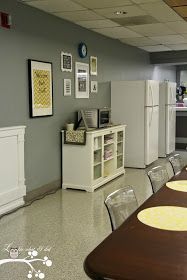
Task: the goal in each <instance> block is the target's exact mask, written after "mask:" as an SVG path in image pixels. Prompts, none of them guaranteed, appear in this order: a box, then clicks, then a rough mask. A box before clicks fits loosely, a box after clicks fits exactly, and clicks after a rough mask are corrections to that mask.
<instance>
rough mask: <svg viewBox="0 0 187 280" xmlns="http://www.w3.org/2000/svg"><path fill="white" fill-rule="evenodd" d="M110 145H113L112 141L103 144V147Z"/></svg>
mask: <svg viewBox="0 0 187 280" xmlns="http://www.w3.org/2000/svg"><path fill="white" fill-rule="evenodd" d="M111 144H114V141H113V140H112V141H110V142H107V143H104V146H108V145H111Z"/></svg>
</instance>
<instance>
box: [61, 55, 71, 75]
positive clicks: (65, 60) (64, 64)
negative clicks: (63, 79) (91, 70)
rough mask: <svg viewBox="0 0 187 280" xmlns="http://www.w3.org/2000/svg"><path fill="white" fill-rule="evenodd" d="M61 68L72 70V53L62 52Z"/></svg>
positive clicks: (67, 70) (66, 70)
mask: <svg viewBox="0 0 187 280" xmlns="http://www.w3.org/2000/svg"><path fill="white" fill-rule="evenodd" d="M61 70H62V71H63V72H64V71H65V72H72V55H71V54H70V53H65V52H61Z"/></svg>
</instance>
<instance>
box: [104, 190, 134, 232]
mask: <svg viewBox="0 0 187 280" xmlns="http://www.w3.org/2000/svg"><path fill="white" fill-rule="evenodd" d="M105 205H106V207H107V210H108V213H109V217H110V222H111V226H112V230H115V229H116V228H118V227H119V226H120V225H121V224H122V223H123V222H124V221H125V220H126V219H127V218H128V217H129V216H130V215H131V214H132V213H133V212H134V211H135V210H136V209H137V208H138V203H137V200H136V196H135V194H134V191H133V188H132V187H131V186H125V187H123V188H121V189H119V190H117V191H114V192H112V193H111V194H109V195H108V196H107V198H106V199H105Z"/></svg>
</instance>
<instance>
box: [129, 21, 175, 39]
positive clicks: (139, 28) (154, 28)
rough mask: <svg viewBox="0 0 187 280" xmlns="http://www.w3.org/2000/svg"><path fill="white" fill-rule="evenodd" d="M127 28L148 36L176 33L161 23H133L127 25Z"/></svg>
mask: <svg viewBox="0 0 187 280" xmlns="http://www.w3.org/2000/svg"><path fill="white" fill-rule="evenodd" d="M128 28H129V29H131V30H132V31H134V32H137V33H140V34H142V35H144V36H148V37H150V36H161V35H170V34H176V32H175V31H173V30H171V29H169V28H168V27H167V26H166V25H164V24H163V23H153V24H142V25H134V26H128Z"/></svg>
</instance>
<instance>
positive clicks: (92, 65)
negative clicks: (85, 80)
mask: <svg viewBox="0 0 187 280" xmlns="http://www.w3.org/2000/svg"><path fill="white" fill-rule="evenodd" d="M90 75H93V76H97V57H96V56H90Z"/></svg>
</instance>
